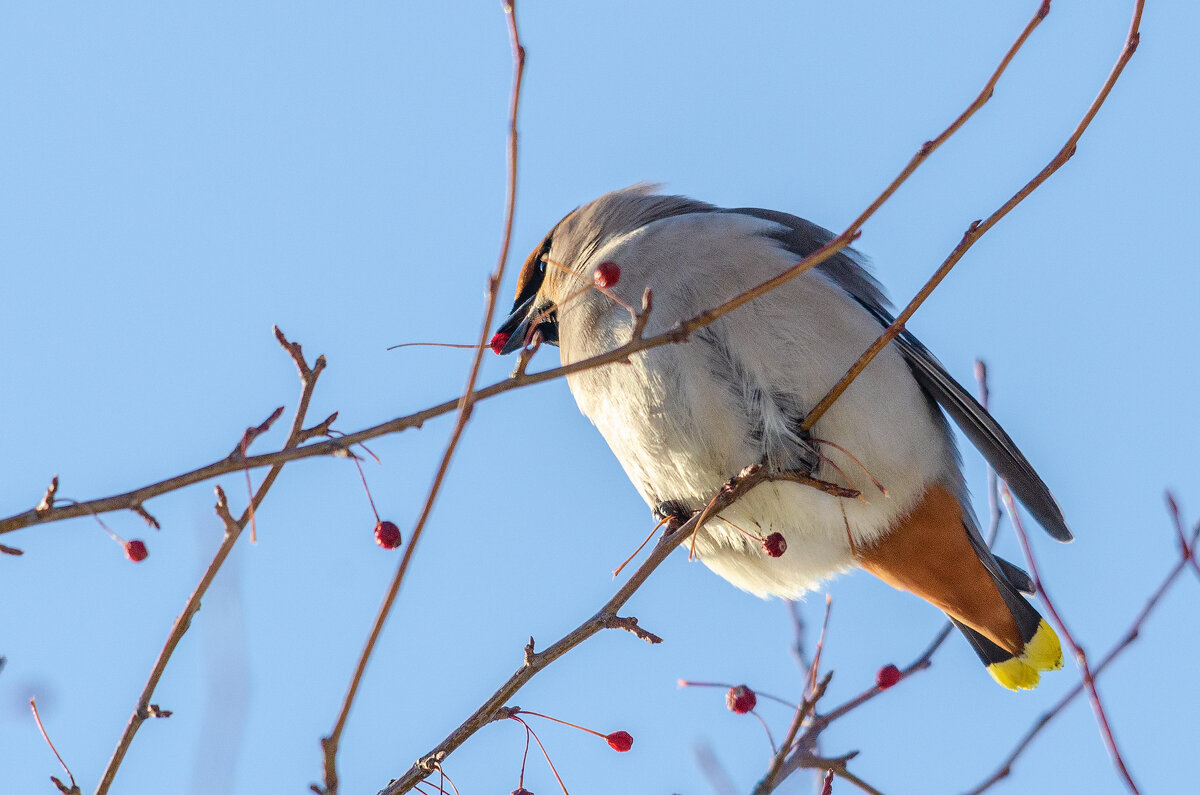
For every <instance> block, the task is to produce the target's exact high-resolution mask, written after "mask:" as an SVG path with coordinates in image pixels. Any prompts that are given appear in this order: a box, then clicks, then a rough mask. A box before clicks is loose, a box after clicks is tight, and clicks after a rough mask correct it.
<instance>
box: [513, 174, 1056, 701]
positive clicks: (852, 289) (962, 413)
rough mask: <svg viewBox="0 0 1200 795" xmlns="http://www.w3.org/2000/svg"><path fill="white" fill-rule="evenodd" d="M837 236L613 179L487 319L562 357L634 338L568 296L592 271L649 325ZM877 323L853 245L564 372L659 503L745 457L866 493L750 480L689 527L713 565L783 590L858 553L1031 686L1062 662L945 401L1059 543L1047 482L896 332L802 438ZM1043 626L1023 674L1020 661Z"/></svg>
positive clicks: (690, 502) (676, 316)
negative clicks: (766, 540)
mask: <svg viewBox="0 0 1200 795" xmlns="http://www.w3.org/2000/svg"><path fill="white" fill-rule="evenodd" d="M831 237H832V235H831V234H830V233H829V232H828V231H826V230H824V229H822V228H820V227H818V226H816V225H814V224H811V223H809V222H807V221H804V220H802V219H799V218H796V217H794V216H790V215H787V214H785V213H779V212H774V211H769V210H757V209H737V210H722V209H719V208H716V207H714V206H712V205H709V204H704V203H701V202H696V201H693V200H690V199H686V198H683V197H678V196H661V195H657V194H655V193H653V192H652V190H651V189H650V188H647V187H644V186H636V187H633V188H628V189H625V190H622V191H617V192H614V193H610V194H607V195H605V196H602V197H600V198H599V199H596V200H595V201H593V202H591V203H589V204H587V205H584V206H583V207H581V208H579V209H577V210H575V211H574V212H572V213H571V214H569V215H568V216H567V217H566V218H564V219H563V220H562V221H560V222H559V224H558V225H557V226H555V228H554V229H553V230H552V231H551V233H550V234H549V235H548V236H547V238H546V240H545V241H544V242H543V244H542V245H541V246H540V247H539V248H538V250H537V251H535V252H534V254H533V255H532V256H531V257H530V259H529V260H528V261H527V263H526V265H525V268H524V269H523V270H522V274H521V279H520V284H519V285H518V289H517V299H516V302H515V305H514V313H513V316H512V317H510V319H509V321H508V322H507V323H506V324H505V326H503V327H502V329H501V330H503V331H508V332H515V335H514V339H513V341H512V342H510V344H509V348H510V349H511V348H514V347H516V346H517V345H519V344H520V343H521V339H522V337H523V335H524V334H525V333H527V331H528V327H529V325H530V324H531V323H537V324H539V325H540V326H541V328H542V331H543V333H544V335H545V337H546V339H547V340H548V341H551V342H555V341H556V342H557V343H558V344H559V346H560V348H561V355H562V360H563V362H564V363H570V362H575V361H579V360H581V359H585V358H588V357H590V356H594V355H596V354H599V353H602V352H604V351H607V350H610V349H611V348H613V347H615V346H617V345H619V344H621V343H622V342H624V341H626V340H628V339H629V335H630V332H631V329H632V322H633V321H632V318H631V317H630V314H629V312H628V311H627V310H626V309H625V308H624V307H622V306H620V305H619V304H618V303H617V302H615V301H613V300H612V298H610V297H609V296H606V295H604V294H603V293H601V292H600V291H597V290H585V291H583V292H580V287H581V286H582V285H586V284H590V283H591V274H592V272H593V271H594V269H595V267H596V266H597V265H599V264H600V263H602V262H606V261H612V262H615V263H617V264H618V265H619V266H620V268H621V278H620V281H619V283H618V284H617V285H616V286H615V287H614V288H613V292H615V293H616V295H617V296H619V297H620V298H621V299H622V300H624V301H625V302H626V303H628V304H630V305H635V306H636V305H637V304H638V302H639V301H640V298H641V295H642V292H643V291H644V290H645V289H647V288H649V289H650V290H652V291H653V295H654V311H653V312H652V313H651V315H650V319H649V324H648V326H647V328H646V334H648V335H652V334H655V333H659V332H662V331H666V330H667V329H669V328H671V327H672V326H674V325H675V324H677V323H678V322H679V321H681V320H685V319H687V318H690V317H692V316H694V315H696V314H698V313H699V312H701V311H703V310H705V309H709V308H711V307H714V306H716V305H718V304H721V303H723V302H724V301H726V300H728V299H730V298H732V297H733V296H735V295H737V294H739V293H741V292H742V291H744V290H745V289H747V288H748V287H750V286H753V285H755V284H758V283H760V282H763V281H765V280H767V279H769V278H770V277H772V276H774V275H776V274H778V273H779V272H781V271H782V270H784V269H786V268H787V267H789V266H790V265H792V264H794V263H795V262H796V261H798V260H799V259H800V258H802V257H804V256H806V255H808V254H810V253H812V252H813V251H815V250H816V249H817V248H819V247H820V246H821V245H823V244H824V243H825V242H827V241H828V240H829V239H830V238H831ZM889 320H890V315H889V314H888V306H887V302H886V299H885V297H884V295H883V292H882V290H881V289H880V287H879V285H878V284H877V283H876V282H875V280H874V279H873V278H872V277H871V276H870V275H869V273H868V272H867V271H866V269H865V268H864V266H863V264H862V262H861V260H860V259H859V258H857V256H856V255H854V254H852V253H846V254H842V255H839V256H836V257H833V258H831V259H830V260H828V261H826V262H825V263H823V264H822V265H821V266H819V267H818V268H815V269H813V270H810V271H808V272H807V273H804V274H802V275H800V276H799V277H797V278H795V279H793V280H792V281H790V282H788V283H787V284H785V285H783V286H781V287H780V288H778V289H776V290H774V291H772V292H771V293H769V294H768V295H766V296H763V297H761V298H758V299H756V300H754V301H752V302H750V303H748V304H746V305H745V306H743V307H740V308H739V309H737V310H735V311H733V312H732V313H730V314H729V315H727V316H725V317H723V318H721V319H720V320H718V321H716V322H715V323H713V324H712V325H710V326H708V327H706V328H704V329H702V330H700V331H698V332H697V333H695V334H694V335H693V338H692V339H691V340H690V341H689V342H688V343H686V344H682V345H669V346H664V347H660V348H655V349H651V350H648V351H645V352H642V353H640V354H637V355H635V356H633V357H632V361H631V363H630V364H629V365H628V366H615V365H614V366H608V367H601V368H596V369H592V370H587V371H584V372H580V373H576V374H573V375H571V376H569V377H568V383H569V385H570V388H571V392H572V393H573V394H574V396H575V399H576V402H577V403H578V405H579V408H580V410H581V411H582V412H583V413H584V414H585V415H586V416H587V417H588V418H589V419H591V420H592V422H593V423H595V425H596V427H597V428H598V429H599V430H600V432H601V434H603V436H604V438H605V440H606V441H607V442H608V444H609V446H610V447H611V448H612V450H613V452H614V453H615V454H616V456H617V458H618V460H619V461H620V462H621V465H622V466H623V467H624V469H625V472H626V474H627V475H628V476H629V478H630V480H631V481H632V482H633V484H634V486H635V487H636V488H637V489H638V491H639V492H640V493H641V495H642V497H643V498H644V499H645V500H646V502H647V504H649V505H650V506H651V507H652V508H658V507H659V506H662V505H670V506H673V508H672V509H673V510H675V511H684V512H686V511H694V510H697V509H699V508H700V507H702V506H703V504H704V503H705V501H706V500H707V499H708V498H709V497H710V496H711V495H712V494H713V493H714V492H715V490H716V489H717V488H719V487H720V485H721V484H722V483H723V482H725V481H727V480H728V479H729V478H730V477H731V476H732V475H734V474H736V473H737V472H738V471H739V470H741V469H742V468H743V467H745V466H746V465H747V464H750V463H756V462H759V461H765V462H766V463H767V464H768V466H770V467H772V468H775V469H779V470H802V471H804V472H808V473H811V474H813V475H815V476H816V477H819V478H821V479H824V480H831V481H834V482H838V483H843V484H845V485H849V486H852V487H854V488H856V489H858V490H860V491H861V492H862V493H863V495H864V497H865V499H866V501H865V502H863V501H859V500H846V499H839V498H837V497H833V496H831V495H828V494H824V493H822V492H819V491H816V490H814V489H811V488H807V487H804V486H801V485H797V484H795V483H787V482H778V483H768V484H763V485H761V486H759V487H758V488H756V489H755V490H754V491H752V492H751V493H750V494H748V495H746V496H745V497H744V498H743V499H741V500H740V501H738V502H737V503H736V504H734V505H733V506H732V507H730V508H728V509H726V510H725V511H724V512H723V513H722V514H721V518H720V519H718V520H716V521H712V522H710V523H709V524H707V525H706V526H705V527H704V528H703V529H702V530H701V531H700V532H699V533H698V535H697V538H696V543H695V548H696V551H697V554H698V555H699V557H700V559H701V561H703V562H704V564H705V565H706V566H708V567H709V568H710V569H712V570H713V571H715V572H716V573H717V574H719V575H721V576H722V577H724V578H725V579H727V580H729V581H730V582H732V583H733V584H734V585H737V586H738V587H740V588H743V589H745V590H747V591H750V592H752V593H755V594H758V595H760V596H767V595H778V596H783V597H797V596H800V595H801V594H803V593H804V592H805V591H806V590H808V589H810V588H813V587H814V586H816V585H817V584H818V583H819V582H820V581H821V580H822V579H824V578H826V577H829V576H830V575H832V574H835V573H837V572H840V571H845V570H847V569H849V568H851V567H853V566H856V565H862V566H864V567H865V568H867V569H868V570H871V571H872V572H873V573H875V574H877V575H878V576H880V577H881V578H882V579H884V580H885V581H888V582H891V583H892V584H894V585H897V587H901V588H905V589H907V590H911V591H913V592H914V593H917V595H919V596H922V597H923V598H925V599H927V600H928V601H931V602H932V603H934V604H936V605H937V606H938V607H940V608H942V609H943V610H945V611H946V612H947V613H948V614H949V615H950V616H951V618H952V619H954V620H955V621H956V622H957V623H958V624H959V626H960V628H961V629H963V631H964V633H965V634H967V636H968V639H969V640H970V641H971V642H972V644H973V646H974V647H975V648H976V651H977V652H979V654H980V656H981V658H983V659H984V662H985V663H987V664H988V665H989V670H992V672H993V674H994V675H996V676H997V678H998V679H1001V681H1002V684H1005V685H1006V686H1009V687H1029V686H1032V684H1035V683H1036V681H1037V666H1038V665H1040V667H1041V668H1043V669H1044V668H1049V667H1054V665H1053V662H1054V659H1052V658H1054V653H1053V650H1051V651H1046V649H1047V648H1049V647H1048V646H1047V643H1048V641H1046V640H1045V636H1044V635H1039V634H1038V633H1039V631H1040V628H1041V627H1042V626H1043V624H1042V623H1041V620H1040V617H1039V616H1037V613H1036V611H1034V610H1033V608H1032V607H1030V606H1029V605H1028V603H1027V602H1025V600H1024V599H1023V598H1022V597H1021V596H1020V595H1019V594H1018V592H1017V591H1018V590H1019V589H1020V588H1021V587H1023V586H1027V585H1028V578H1027V577H1023V573H1022V572H1020V570H1019V569H1016V568H1015V567H1012V566H1011V564H1007V563H1003V562H1000V561H998V560H997V559H996V558H994V557H993V556H992V554H991V553H990V552H989V551H988V550H987V548H986V546H985V545H984V544H983V542H982V540H981V539H980V537H979V533H978V530H977V527H976V523H975V519H974V517H973V516H972V514H971V511H970V509H969V507H966V506H967V505H968V500H967V490H966V486H965V484H964V482H963V478H962V474H961V472H960V465H959V459H958V455H957V451H956V450H955V447H954V441H953V437H952V436H951V433H950V430H949V427H948V426H947V423H946V420H945V418H944V416H943V415H942V412H941V411H940V410H939V408H938V404H939V403H940V404H941V405H942V406H943V407H944V408H946V410H947V411H948V413H949V414H950V416H951V417H952V418H953V419H954V420H955V421H956V422H958V423H959V424H960V425H961V426H962V427H963V429H964V431H965V432H966V434H967V436H968V438H970V439H971V440H972V442H973V443H975V444H976V445H977V446H979V447H980V449H981V450H982V451H983V453H984V454H985V456H987V458H988V460H989V461H991V463H992V465H993V466H994V467H995V468H996V469H997V471H998V472H999V473H1000V474H1001V476H1003V477H1005V478H1007V479H1008V480H1009V482H1010V484H1011V486H1012V487H1013V490H1014V492H1015V493H1016V494H1017V496H1018V498H1019V499H1021V500H1022V502H1023V503H1025V504H1026V506H1027V507H1029V508H1030V510H1031V512H1032V513H1033V514H1034V515H1035V516H1036V517H1037V518H1038V520H1039V521H1041V522H1042V524H1043V525H1044V526H1046V528H1047V530H1049V531H1050V532H1051V534H1052V535H1054V536H1055V537H1056V538H1060V539H1064V540H1065V539H1069V538H1070V532H1069V531H1068V530H1067V528H1066V524H1065V522H1064V521H1063V519H1062V514H1061V512H1059V510H1058V507H1057V505H1056V504H1055V503H1054V500H1053V498H1052V497H1051V496H1050V493H1049V491H1048V490H1047V489H1046V487H1045V485H1044V484H1043V483H1042V481H1041V479H1040V478H1039V477H1038V476H1037V474H1036V473H1035V472H1034V471H1033V469H1032V467H1031V466H1030V465H1029V463H1028V461H1026V460H1025V458H1024V456H1022V455H1021V453H1020V451H1019V450H1017V448H1016V445H1015V444H1013V442H1012V440H1011V439H1010V438H1009V437H1008V435H1007V434H1005V433H1004V431H1003V429H1001V428H1000V426H999V425H998V424H997V423H996V422H995V420H994V419H992V418H991V416H990V415H988V414H987V412H986V411H984V410H983V409H982V408H981V407H980V406H979V405H978V403H976V402H975V401H974V399H973V398H971V396H970V394H969V393H968V392H966V391H965V390H964V389H963V388H962V387H961V386H960V385H958V384H957V383H956V382H955V381H954V379H953V378H951V377H950V376H949V375H948V374H947V373H946V371H945V370H944V369H943V368H942V367H941V365H940V364H938V363H937V361H936V359H934V358H933V357H932V355H931V354H930V353H929V352H928V350H927V349H926V348H925V347H924V346H923V345H921V343H920V342H919V341H918V340H917V339H916V338H915V337H913V336H912V335H910V334H908V333H905V335H904V336H903V337H902V338H900V339H898V340H897V341H896V342H895V343H894V344H892V345H890V346H889V347H887V348H886V349H884V350H883V351H882V352H881V353H880V354H879V356H878V357H877V358H876V359H875V360H874V361H873V362H872V363H871V364H870V365H869V366H868V367H867V368H866V370H865V371H864V372H863V373H862V374H861V375H860V376H859V378H858V379H857V380H855V381H854V382H853V383H852V384H851V385H850V387H849V388H848V389H847V390H846V392H845V393H844V394H843V395H842V396H841V397H840V398H839V399H838V400H837V401H836V402H835V403H834V404H833V406H832V407H831V408H830V409H829V410H828V412H826V414H825V415H824V416H822V417H821V418H820V420H819V421H818V422H817V423H816V424H815V426H814V427H813V429H812V431H811V433H809V434H805V433H803V432H802V431H801V429H800V424H801V422H802V421H803V419H804V414H805V412H806V411H807V410H808V409H809V408H810V407H811V406H813V405H815V404H816V403H817V401H818V400H820V399H821V397H823V396H824V394H825V392H826V390H828V389H829V388H830V386H832V385H833V384H834V383H835V382H836V381H837V380H838V379H839V378H840V377H841V375H842V374H843V373H844V372H845V371H846V369H847V368H848V367H849V366H850V365H851V364H852V363H853V362H854V360H855V359H856V358H857V357H858V355H859V354H860V353H861V352H862V351H863V350H865V349H866V348H867V346H869V345H870V343H871V342H872V341H873V340H874V339H875V338H876V337H877V336H878V335H879V333H880V331H881V328H882V326H883V325H886V323H887V322H889ZM835 445H836V446H835ZM838 447H841V448H844V449H845V451H848V452H849V453H851V454H853V456H854V457H856V458H857V459H858V460H859V461H861V462H862V465H863V466H865V467H866V469H868V470H869V471H870V473H871V475H872V476H874V479H875V480H878V481H879V482H880V483H881V484H883V485H884V486H885V487H886V489H887V492H888V495H887V496H886V497H885V496H884V494H882V493H881V492H880V490H879V489H878V488H876V487H875V486H874V485H873V483H872V480H871V478H870V477H868V476H867V475H866V474H865V473H864V472H863V471H862V469H861V468H860V467H859V466H858V464H856V463H855V462H854V461H853V460H852V459H851V458H850V456H849V455H847V454H846V452H843V451H842V450H839V449H838ZM739 528H740V529H739ZM743 530H744V531H748V532H749V533H752V534H755V535H759V536H766V535H768V534H770V533H772V532H779V533H782V534H783V536H784V538H785V539H786V540H787V547H788V551H787V554H785V555H783V556H782V557H779V558H772V557H769V556H767V555H766V554H764V552H763V550H762V549H761V548H760V545H759V544H758V543H757V542H755V541H754V540H753V539H751V538H748V537H747V535H746V533H745V532H742V531H743ZM945 550H953V551H945ZM939 551H945V554H943V555H942V556H941V557H939V556H938V554H935V553H937V552H939ZM1018 580H1019V581H1020V582H1016V581H1018ZM1031 622H1032V623H1031ZM1047 629H1048V628H1047ZM1051 635H1052V633H1051ZM1035 636H1038V637H1039V640H1038V642H1037V644H1036V645H1037V648H1038V655H1039V656H1038V659H1037V660H1036V665H1034V664H1032V663H1027V662H1025V661H1023V659H1024V658H1023V655H1024V654H1025V653H1026V646H1027V645H1030V644H1032V643H1033V640H1034V637H1035ZM1053 645H1054V647H1055V648H1057V640H1055V641H1054V644H1053ZM1009 663H1011V665H1009V668H1006V669H1003V670H1002V671H1001V669H998V668H996V667H995V666H997V665H1000V664H1009ZM1031 666H1032V667H1031ZM1009 669H1012V670H1011V671H1010V670H1009ZM1025 669H1029V670H1028V671H1027V670H1025ZM1001 673H1003V674H1004V675H1003V676H1001Z"/></svg>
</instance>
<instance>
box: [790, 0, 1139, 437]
mask: <svg viewBox="0 0 1200 795" xmlns="http://www.w3.org/2000/svg"><path fill="white" fill-rule="evenodd" d="M1144 4H1145V0H1136V4H1135V7H1134V12H1133V21H1132V22H1131V23H1130V28H1129V34H1128V36H1127V37H1126V39H1125V46H1124V47H1123V48H1122V49H1121V54H1120V56H1119V57H1118V58H1117V62H1116V63H1115V64H1113V67H1112V70H1111V71H1110V72H1109V74H1108V78H1107V79H1106V80H1105V81H1104V84H1103V85H1102V86H1101V88H1100V93H1099V94H1097V95H1096V98H1095V99H1094V100H1092V104H1091V105H1089V106H1088V109H1087V112H1086V113H1084V114H1083V118H1082V119H1080V120H1079V123H1078V124H1077V125H1076V126H1075V130H1074V131H1073V132H1072V133H1071V136H1070V137H1069V138H1068V139H1067V142H1066V143H1065V144H1063V147H1062V149H1060V150H1059V152H1058V154H1056V155H1055V156H1054V157H1053V158H1052V159H1051V160H1050V162H1049V163H1048V164H1047V165H1046V167H1045V168H1043V169H1042V170H1041V171H1040V172H1038V174H1037V176H1035V177H1034V178H1033V179H1031V180H1030V181H1029V182H1027V183H1026V184H1025V186H1024V187H1023V188H1021V189H1020V190H1019V191H1017V192H1016V193H1015V194H1013V196H1012V198H1010V199H1009V200H1008V201H1006V202H1005V203H1004V204H1003V205H1001V206H1000V208H999V209H997V210H996V211H995V212H993V213H992V214H991V215H989V216H988V217H987V218H986V219H984V220H983V221H976V222H974V223H972V224H971V226H970V227H968V229H967V231H966V232H965V233H964V234H963V237H962V240H961V241H960V242H959V244H958V245H957V246H955V248H954V250H953V251H952V252H950V256H948V257H947V258H946V259H945V261H944V262H942V264H941V266H939V267H938V269H937V271H935V272H934V274H933V276H931V277H930V278H929V281H928V282H926V283H925V286H924V287H922V288H921V290H920V291H919V292H918V293H917V294H916V295H915V296H913V299H912V300H911V301H910V302H909V303H908V306H906V307H904V311H902V312H901V313H900V314H899V315H897V316H896V319H895V320H893V321H892V323H891V325H889V326H888V327H887V329H886V330H885V331H884V332H883V333H882V334H880V335H879V337H878V339H876V340H875V342H873V343H872V344H871V347H869V348H867V350H866V351H864V352H863V354H862V356H860V357H859V358H858V361H856V362H855V363H854V364H853V365H851V366H850V369H849V370H847V371H846V374H845V375H843V376H842V378H841V380H840V381H838V382H837V383H836V384H834V386H833V388H831V389H830V390H829V392H828V393H827V394H826V395H825V397H823V398H821V401H820V402H819V403H817V405H816V406H815V407H813V409H812V411H810V412H809V413H808V415H807V416H806V417H805V419H804V422H803V423H802V425H801V427H802V428H803V429H804V430H806V431H807V430H810V429H811V428H812V426H813V425H814V424H815V423H816V422H817V420H819V419H820V418H821V415H822V414H824V413H825V412H826V411H827V410H828V409H829V407H830V406H832V405H833V403H834V401H835V400H837V399H838V398H839V397H840V396H841V394H842V393H843V392H845V391H846V388H847V387H848V386H850V383H851V382H852V381H854V379H855V378H857V377H858V375H859V374H860V373H861V372H862V371H863V370H864V369H865V368H866V366H867V365H868V364H870V363H871V360H872V359H874V358H875V356H876V355H878V353H879V352H880V351H881V350H883V349H884V348H885V347H887V345H888V344H889V343H890V342H891V341H892V340H893V339H895V338H896V336H897V335H898V334H900V332H901V331H903V330H904V324H905V323H907V322H908V320H909V318H911V317H912V316H913V313H914V312H916V311H917V309H918V308H919V307H920V306H921V304H922V303H924V302H925V299H926V298H928V297H929V296H930V294H931V293H933V291H934V290H935V289H937V286H938V285H939V284H941V283H942V279H944V278H946V275H947V274H948V273H950V270H951V269H952V268H953V267H954V265H955V264H956V263H957V262H958V261H959V260H960V259H962V257H963V255H964V254H966V253H967V251H968V250H970V248H971V247H972V246H974V245H975V243H976V242H977V241H978V240H979V238H981V237H983V235H984V234H986V233H987V231H988V230H989V229H991V228H992V227H993V226H995V225H996V224H997V223H999V221H1000V219H1002V218H1004V216H1006V215H1008V213H1009V212H1010V211H1011V210H1012V209H1013V208H1014V207H1016V206H1017V205H1018V204H1020V203H1021V202H1022V201H1024V200H1025V198H1026V197H1027V196H1029V194H1031V193H1033V191H1034V190H1036V189H1037V188H1038V187H1039V186H1040V185H1041V184H1042V183H1043V182H1045V181H1046V180H1047V179H1049V178H1050V175H1052V174H1053V173H1054V172H1056V171H1058V169H1059V168H1061V167H1062V165H1063V164H1064V163H1066V162H1067V161H1068V160H1070V159H1071V158H1072V157H1073V156H1074V155H1075V147H1076V145H1077V144H1078V143H1079V139H1080V138H1081V137H1082V136H1083V133H1084V131H1085V130H1087V128H1088V126H1089V125H1090V124H1091V123H1092V119H1093V118H1095V116H1096V113H1097V112H1098V111H1099V110H1100V106H1101V105H1103V104H1104V101H1105V100H1106V99H1107V98H1108V94H1109V92H1110V91H1112V87H1113V86H1114V85H1115V84H1116V82H1117V78H1119V77H1120V76H1121V72H1123V71H1124V70H1125V65H1126V64H1128V63H1129V59H1130V58H1132V57H1133V53H1134V51H1136V50H1137V45H1138V40H1139V33H1138V27H1139V25H1140V24H1141V20H1142V7H1143V5H1144ZM1047 10H1049V3H1044V4H1043V5H1042V8H1041V9H1039V11H1038V13H1039V14H1042V15H1044V13H1045V11H1047ZM1018 41H1019V40H1018ZM1009 57H1011V56H1009ZM1006 63H1007V59H1006V61H1005V64H1006ZM1003 65H1004V64H1002V66H1003Z"/></svg>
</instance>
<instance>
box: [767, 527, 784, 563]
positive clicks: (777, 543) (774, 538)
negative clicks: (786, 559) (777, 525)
mask: <svg viewBox="0 0 1200 795" xmlns="http://www.w3.org/2000/svg"><path fill="white" fill-rule="evenodd" d="M762 548H763V552H766V553H767V554H768V555H770V556H771V557H773V558H777V557H779V556H780V555H782V554H783V553H784V552H787V540H786V539H784V537H783V533H771V535H769V536H767V537H766V538H765V539H763V542H762Z"/></svg>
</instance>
